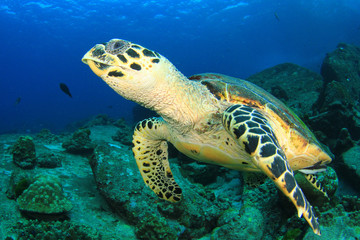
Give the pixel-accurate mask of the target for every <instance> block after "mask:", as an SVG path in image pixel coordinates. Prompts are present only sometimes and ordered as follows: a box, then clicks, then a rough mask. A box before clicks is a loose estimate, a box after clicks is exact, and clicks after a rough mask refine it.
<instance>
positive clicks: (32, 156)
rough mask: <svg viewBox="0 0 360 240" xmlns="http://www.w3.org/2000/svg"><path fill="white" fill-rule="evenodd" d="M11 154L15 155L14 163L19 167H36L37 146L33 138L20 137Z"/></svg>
mask: <svg viewBox="0 0 360 240" xmlns="http://www.w3.org/2000/svg"><path fill="white" fill-rule="evenodd" d="M11 153H12V155H13V161H14V163H15V164H16V165H18V166H19V167H21V168H23V169H31V168H34V167H35V165H36V152H35V144H34V142H33V139H32V138H31V137H29V136H23V137H20V138H19V139H18V140H17V141H16V143H15V144H14V146H13V147H12V150H11Z"/></svg>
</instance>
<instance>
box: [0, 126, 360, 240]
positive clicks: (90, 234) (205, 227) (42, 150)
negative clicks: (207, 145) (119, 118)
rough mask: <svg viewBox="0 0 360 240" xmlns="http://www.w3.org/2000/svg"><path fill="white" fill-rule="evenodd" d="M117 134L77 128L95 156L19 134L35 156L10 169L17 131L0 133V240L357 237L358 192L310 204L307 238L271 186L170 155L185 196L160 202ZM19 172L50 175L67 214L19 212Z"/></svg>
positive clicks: (342, 186) (343, 190)
mask: <svg viewBox="0 0 360 240" xmlns="http://www.w3.org/2000/svg"><path fill="white" fill-rule="evenodd" d="M119 129H122V131H125V130H124V128H119V127H117V126H114V125H98V126H90V127H88V128H86V131H87V132H88V133H89V137H90V140H91V144H92V146H93V147H94V148H95V150H94V151H93V152H92V153H88V152H87V151H85V150H86V149H85V150H84V149H82V150H83V151H84V152H82V153H81V154H80V152H76V151H75V152H76V153H74V152H72V153H70V152H69V149H65V148H64V147H63V146H64V145H63V143H64V142H67V141H68V139H69V138H71V136H72V137H74V136H75V134H72V133H68V134H62V135H54V134H51V133H49V132H48V131H44V132H42V133H38V134H34V135H31V134H30V135H29V134H26V136H30V137H32V139H33V142H34V143H35V149H36V156H37V159H38V160H37V163H35V166H34V168H32V169H22V168H20V167H19V166H17V165H16V164H14V161H13V155H12V152H11V149H12V148H13V146H14V145H15V144H16V142H17V141H18V139H19V138H20V137H21V136H25V135H20V134H4V135H0V149H1V160H0V172H1V174H0V184H1V189H2V191H1V192H0V200H1V201H0V218H1V222H0V239H7V240H10V239H54V238H52V237H53V236H56V237H57V239H202V240H205V239H357V238H356V237H359V236H360V221H358V220H360V213H359V210H360V200H359V196H358V192H357V191H356V190H354V189H352V187H350V186H349V185H348V184H346V182H343V181H342V180H341V179H340V181H339V188H338V190H337V192H336V194H335V195H334V196H333V197H332V198H333V199H335V200H332V201H330V202H328V203H326V204H324V205H322V206H321V207H317V208H316V209H317V212H318V213H319V211H320V212H321V213H320V215H319V221H320V224H321V230H322V233H323V237H324V238H320V237H318V236H316V235H315V234H314V233H313V232H312V230H311V229H310V228H309V227H308V225H307V223H306V222H305V221H304V220H303V219H299V218H297V214H296V211H295V208H294V207H292V205H291V204H290V203H289V201H288V200H287V199H286V198H284V197H283V196H282V195H281V194H279V192H278V190H277V189H276V187H275V186H274V185H273V183H272V182H271V181H267V180H266V179H265V180H264V179H263V178H262V177H254V176H247V177H244V176H246V175H243V174H241V173H239V172H236V171H232V170H227V169H225V168H222V167H218V166H212V165H204V164H198V163H196V162H194V161H191V160H190V159H188V158H186V157H184V156H182V155H178V154H176V153H174V152H175V151H173V153H170V154H173V159H171V167H172V171H173V174H174V176H175V177H176V179H179V180H177V181H178V183H179V185H180V186H181V187H182V188H183V192H184V199H183V200H182V201H181V203H180V204H172V203H167V202H165V201H163V200H160V199H158V198H157V196H156V195H155V194H153V193H152V191H151V190H150V189H148V187H146V186H145V184H144V182H143V180H142V178H141V176H140V173H139V172H138V170H137V166H136V164H135V160H134V159H133V156H132V151H131V147H130V146H129V145H124V144H122V143H120V142H118V141H114V140H113V138H114V135H115V133H117V132H118V131H119ZM129 129H130V128H129ZM127 130H128V129H127ZM127 130H126V131H127ZM81 131H83V130H80V132H81ZM43 154H45V156H50V155H51V156H57V157H58V158H57V159H61V166H57V167H54V166H52V168H49V167H44V166H46V164H43V163H41V161H40V159H41V158H43V156H44V155H43ZM49 154H50V155H49ZM48 165H51V164H50V163H48ZM40 166H41V167H40ZM24 174H25V176H27V177H28V178H29V179H34V178H35V179H36V177H37V176H48V175H50V176H56V177H58V178H59V179H60V182H61V185H62V188H63V191H64V194H65V197H66V198H67V199H68V200H70V202H71V204H72V208H71V210H70V211H68V212H67V211H66V214H62V215H61V214H55V215H54V216H52V214H45V217H44V216H41V217H39V216H35V217H34V216H29V214H24V213H27V212H26V211H25V212H24V211H20V207H19V204H18V203H17V201H16V200H15V199H10V198H9V197H11V195H12V194H11V192H14V190H13V189H14V185H16V181H18V182H19V180H14V179H19V178H21V177H19V176H24ZM249 179H250V180H249ZM254 179H255V180H254ZM31 181H33V180H31ZM18 185H19V184H18ZM18 185H16V186H18ZM250 185H251V187H250ZM30 186H31V185H30ZM28 188H30V187H28ZM15 192H16V191H15ZM25 192H26V190H24V191H23V193H21V194H25ZM21 194H20V196H21ZM39 194H40V193H39ZM21 212H22V213H21ZM58 215H61V217H59V216H58ZM58 217H59V218H58ZM34 218H35V219H39V220H35V219H34ZM54 218H55V219H54ZM56 218H58V219H56ZM69 229H71V231H70V230H69ZM6 237H7V238H6Z"/></svg>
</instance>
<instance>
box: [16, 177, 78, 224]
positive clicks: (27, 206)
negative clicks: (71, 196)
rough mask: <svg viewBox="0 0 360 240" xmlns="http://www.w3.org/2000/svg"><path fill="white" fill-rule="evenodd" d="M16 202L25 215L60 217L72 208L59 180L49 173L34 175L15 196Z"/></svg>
mask: <svg viewBox="0 0 360 240" xmlns="http://www.w3.org/2000/svg"><path fill="white" fill-rule="evenodd" d="M17 203H18V205H19V209H20V210H21V211H22V212H23V213H24V214H25V215H26V216H29V217H35V218H46V217H55V216H56V217H60V216H62V215H64V214H66V213H67V212H68V211H70V210H71V208H72V204H71V202H70V201H69V200H68V199H67V198H66V197H65V195H64V192H63V190H62V186H61V183H60V180H59V179H58V178H57V177H54V176H50V175H40V176H38V177H36V178H35V179H34V181H33V183H31V184H30V186H29V187H28V188H27V189H26V190H24V192H23V193H22V194H21V195H20V196H19V197H18V198H17ZM50 215H52V216H50Z"/></svg>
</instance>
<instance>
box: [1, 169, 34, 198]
mask: <svg viewBox="0 0 360 240" xmlns="http://www.w3.org/2000/svg"><path fill="white" fill-rule="evenodd" d="M32 175H33V173H32V172H28V171H26V172H25V171H21V170H20V169H15V170H14V171H13V172H12V173H11V176H10V181H9V185H8V189H7V190H6V195H7V197H8V198H9V199H16V198H18V197H19V196H20V195H21V194H22V193H23V192H24V191H25V190H26V189H27V188H28V187H29V186H30V184H31V183H32V182H33V176H32Z"/></svg>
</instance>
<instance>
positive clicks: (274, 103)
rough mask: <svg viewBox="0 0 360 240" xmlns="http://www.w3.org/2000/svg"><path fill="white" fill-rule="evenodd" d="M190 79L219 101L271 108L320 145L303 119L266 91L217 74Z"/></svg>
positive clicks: (248, 83) (200, 75) (288, 123)
mask: <svg viewBox="0 0 360 240" xmlns="http://www.w3.org/2000/svg"><path fill="white" fill-rule="evenodd" d="M189 79H190V80H193V81H200V83H201V84H203V85H205V86H206V87H207V88H208V89H209V91H210V92H211V93H212V94H213V95H214V96H215V97H216V98H217V99H218V100H222V101H227V102H231V103H240V104H244V105H247V106H250V107H254V108H256V109H259V110H260V111H261V110H262V109H264V108H265V107H268V108H270V109H271V110H272V111H273V112H274V113H275V114H276V115H277V116H279V117H280V118H281V119H282V120H283V121H284V122H285V123H286V124H287V125H288V126H289V127H290V128H293V129H295V130H297V131H298V132H299V133H300V134H301V135H302V136H303V137H304V138H306V139H308V140H309V141H310V142H316V143H317V144H319V143H318V141H317V140H316V138H315V136H314V135H313V134H312V132H311V131H310V130H309V129H308V128H307V126H306V125H305V124H304V123H303V122H302V121H301V119H300V118H299V117H298V116H297V115H296V114H295V113H294V112H293V111H292V110H291V109H290V108H288V107H287V106H286V105H285V104H284V103H283V102H281V101H280V100H278V99H277V98H275V97H274V96H272V95H271V94H270V93H268V92H266V91H265V90H264V89H262V88H260V87H258V86H256V85H254V84H252V83H250V82H248V81H245V80H241V79H238V78H234V77H229V76H226V75H222V74H217V73H216V74H214V73H204V74H198V75H194V76H191V77H190V78H189ZM270 117H271V116H270Z"/></svg>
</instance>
